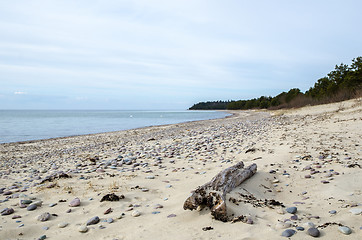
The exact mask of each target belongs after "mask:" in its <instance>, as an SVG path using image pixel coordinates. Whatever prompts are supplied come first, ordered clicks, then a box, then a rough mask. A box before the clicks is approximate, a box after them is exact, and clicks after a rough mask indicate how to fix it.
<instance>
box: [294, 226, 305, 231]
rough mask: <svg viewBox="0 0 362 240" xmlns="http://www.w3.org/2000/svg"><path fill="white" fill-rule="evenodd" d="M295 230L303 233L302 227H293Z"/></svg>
mask: <svg viewBox="0 0 362 240" xmlns="http://www.w3.org/2000/svg"><path fill="white" fill-rule="evenodd" d="M295 229H297V230H298V231H304V227H300V226H298V227H295Z"/></svg>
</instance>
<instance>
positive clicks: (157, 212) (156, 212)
mask: <svg viewBox="0 0 362 240" xmlns="http://www.w3.org/2000/svg"><path fill="white" fill-rule="evenodd" d="M159 213H161V212H160V211H154V212H152V214H159Z"/></svg>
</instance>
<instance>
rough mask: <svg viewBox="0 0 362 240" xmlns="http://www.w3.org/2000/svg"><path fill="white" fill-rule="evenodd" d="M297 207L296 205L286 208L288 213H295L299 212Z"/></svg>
mask: <svg viewBox="0 0 362 240" xmlns="http://www.w3.org/2000/svg"><path fill="white" fill-rule="evenodd" d="M297 210H298V209H297V208H296V207H288V208H287V209H285V211H287V212H288V213H291V214H294V213H296V212H297Z"/></svg>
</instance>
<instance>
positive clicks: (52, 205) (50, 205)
mask: <svg viewBox="0 0 362 240" xmlns="http://www.w3.org/2000/svg"><path fill="white" fill-rule="evenodd" d="M56 205H57V204H56V203H51V204H49V207H54V206H56Z"/></svg>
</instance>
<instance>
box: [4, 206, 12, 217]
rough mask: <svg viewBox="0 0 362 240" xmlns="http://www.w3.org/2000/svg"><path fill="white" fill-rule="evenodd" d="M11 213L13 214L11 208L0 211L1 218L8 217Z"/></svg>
mask: <svg viewBox="0 0 362 240" xmlns="http://www.w3.org/2000/svg"><path fill="white" fill-rule="evenodd" d="M13 213H14V209H12V208H4V209H3V210H1V215H2V216H6V215H10V214H13Z"/></svg>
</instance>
